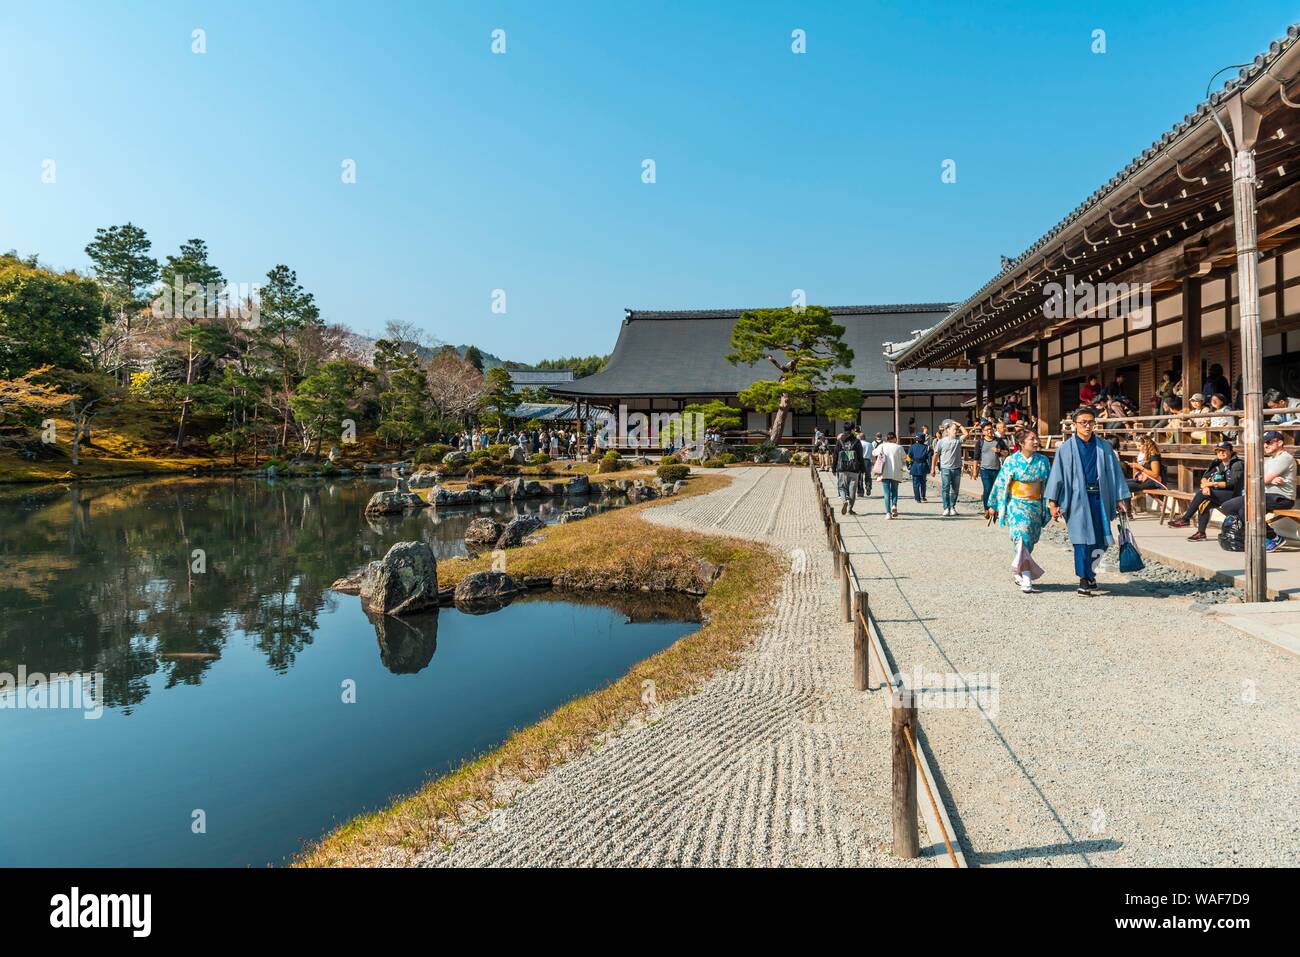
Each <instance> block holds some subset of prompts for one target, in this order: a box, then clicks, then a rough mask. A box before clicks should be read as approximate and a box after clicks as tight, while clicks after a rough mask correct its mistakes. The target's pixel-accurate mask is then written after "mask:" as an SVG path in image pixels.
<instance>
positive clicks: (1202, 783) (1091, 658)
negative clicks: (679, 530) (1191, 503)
mask: <svg viewBox="0 0 1300 957" xmlns="http://www.w3.org/2000/svg"><path fill="white" fill-rule="evenodd" d="M827 478H829V476H827ZM805 481H807V479H806V478H805ZM909 484H910V483H909ZM827 491H828V494H829V495H831V496H832V497H833V496H834V489H833V487H832V486H831V485H830V483H829V482H827ZM900 491H901V495H900V515H899V518H898V520H896V521H887V520H886V519H885V517H884V513H883V503H882V501H881V498H880V491H879V489H878V488H877V491H876V494H875V497H873V498H871V499H869V500H868V501H866V502H861V501H860V502H859V508H858V511H859V512H860V513H863V514H862V515H861V517H857V518H855V517H853V516H843V518H842V521H843V522H844V532H845V539H846V544H847V546H848V547H849V549H850V550H851V551H852V552H853V553H854V558H853V561H854V565H855V567H856V569H857V570H858V573H859V575H860V576H861V578H862V579H863V587H865V588H866V589H867V590H868V591H869V595H870V599H869V600H870V606H871V611H872V613H873V615H874V616H875V617H876V619H877V620H878V622H879V625H880V628H881V629H882V631H883V633H884V636H885V639H886V642H887V644H888V646H889V648H890V651H891V653H892V655H893V656H894V660H895V664H896V666H897V669H898V671H899V672H901V673H902V674H903V675H904V676H905V678H904V680H905V681H906V683H907V684H909V685H914V686H919V687H933V686H935V683H936V681H937V680H939V679H938V678H936V677H935V675H939V676H943V677H944V679H945V680H952V679H947V676H948V675H950V674H954V673H961V674H965V675H967V676H968V677H967V678H966V679H965V680H967V681H969V682H971V685H972V687H981V688H987V689H989V691H988V693H987V697H986V699H985V706H984V707H983V708H976V707H969V706H967V707H928V708H927V707H925V705H924V703H922V704H920V705H918V709H919V713H920V723H921V726H922V728H923V730H924V732H925V734H926V736H927V737H928V739H929V743H930V747H931V749H932V753H933V754H934V755H935V757H936V759H937V763H938V768H937V773H938V774H939V776H940V777H941V778H942V779H943V781H944V784H945V786H946V790H947V791H948V795H950V797H951V798H955V808H954V806H953V803H954V802H953V801H952V800H949V802H948V804H949V813H950V814H952V816H953V818H954V821H955V823H956V825H957V827H958V828H959V830H960V831H961V832H962V843H963V845H964V846H965V847H966V848H967V860H968V861H969V862H970V863H971V864H972V865H977V866H990V865H1006V864H1014V865H1037V866H1060V865H1071V866H1132V865H1159V866H1191V865H1213V866H1228V865H1231V866H1240V865H1290V866H1295V865H1296V864H1298V863H1300V841H1297V839H1296V836H1295V834H1296V824H1297V821H1300V811H1298V810H1297V807H1296V796H1297V795H1298V794H1300V710H1298V709H1297V703H1298V702H1300V659H1298V658H1297V657H1295V656H1294V655H1291V654H1288V653H1286V652H1284V651H1282V650H1280V649H1278V648H1276V647H1274V646H1272V645H1270V644H1268V643H1266V642H1263V641H1259V640H1256V639H1253V638H1249V637H1246V636H1243V635H1241V634H1240V633H1238V632H1237V631H1235V630H1234V629H1231V628H1228V627H1225V626H1224V625H1222V624H1218V623H1216V622H1215V621H1214V620H1213V618H1211V617H1209V616H1207V615H1205V614H1202V613H1201V612H1202V610H1206V609H1207V608H1208V605H1207V604H1204V603H1206V602H1213V601H1223V600H1228V599H1231V598H1232V597H1233V594H1232V590H1231V589H1223V588H1220V587H1219V586H1217V585H1215V584H1214V583H1207V582H1203V581H1199V582H1198V581H1197V580H1196V579H1195V578H1193V577H1192V576H1187V575H1185V573H1181V572H1174V571H1172V570H1169V569H1161V568H1153V569H1151V570H1150V572H1149V573H1147V574H1144V575H1142V576H1140V577H1135V576H1127V575H1121V574H1119V573H1118V572H1116V571H1113V570H1110V571H1108V570H1106V569H1105V568H1104V567H1103V570H1102V572H1101V574H1100V575H1099V580H1100V583H1101V587H1102V589H1103V593H1102V594H1099V595H1097V596H1094V597H1091V598H1086V597H1081V596H1077V595H1076V594H1075V586H1076V585H1077V579H1075V578H1074V577H1073V567H1074V566H1073V557H1072V554H1071V551H1070V550H1069V547H1068V545H1067V544H1066V539H1065V538H1064V536H1062V535H1060V534H1056V533H1051V534H1045V535H1044V537H1043V540H1042V541H1041V542H1040V543H1039V545H1038V548H1037V550H1036V551H1035V558H1037V559H1038V561H1039V563H1040V564H1041V565H1043V567H1044V568H1045V569H1046V571H1047V576H1046V577H1045V578H1044V579H1043V580H1042V581H1041V582H1040V583H1039V587H1040V588H1041V589H1042V591H1041V593H1039V594H1031V595H1023V594H1021V593H1020V591H1019V589H1018V587H1017V586H1016V585H1015V584H1013V582H1012V578H1011V571H1010V562H1011V544H1010V540H1009V538H1008V536H1007V534H1006V532H1005V530H1003V529H1000V528H998V527H997V526H994V527H992V528H989V527H988V526H987V525H986V524H985V521H984V518H983V517H982V516H981V515H980V514H978V513H979V502H978V501H977V500H971V499H967V498H964V499H963V501H962V503H961V505H960V507H959V512H960V515H959V516H958V517H955V518H945V517H943V516H942V515H941V514H940V506H939V504H938V501H937V499H938V488H937V483H936V482H932V483H931V485H930V492H931V501H930V503H929V504H917V503H916V502H914V501H913V499H912V496H911V489H910V488H906V489H903V490H900ZM833 500H835V499H833ZM1138 538H1139V540H1140V539H1141V531H1140V525H1139V526H1138ZM1193 598H1195V599H1197V600H1196V601H1193V600H1192V599H1193ZM873 664H874V663H873ZM918 668H919V669H920V671H921V676H920V680H919V682H917V679H916V669H918ZM980 674H982V675H984V676H985V677H984V678H976V677H975V676H977V675H980ZM874 677H876V676H875V675H874V671H873V678H874ZM976 682H978V684H976ZM949 703H951V702H949Z"/></svg>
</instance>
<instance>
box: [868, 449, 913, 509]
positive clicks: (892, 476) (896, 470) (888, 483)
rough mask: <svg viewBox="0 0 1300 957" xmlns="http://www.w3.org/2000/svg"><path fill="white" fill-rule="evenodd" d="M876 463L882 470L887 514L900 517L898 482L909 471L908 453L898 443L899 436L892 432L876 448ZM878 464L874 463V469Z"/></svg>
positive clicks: (880, 474)
mask: <svg viewBox="0 0 1300 957" xmlns="http://www.w3.org/2000/svg"><path fill="white" fill-rule="evenodd" d="M875 460H876V463H878V467H879V469H880V471H879V472H878V473H876V474H878V475H879V476H880V484H881V486H882V487H883V488H884V490H885V515H886V517H888V518H891V519H893V518H898V483H899V482H900V481H902V479H903V475H904V474H906V472H907V462H906V453H904V452H903V447H902V446H901V445H899V444H898V436H897V435H895V434H894V433H893V432H890V433H889V434H888V435H886V436H885V441H884V442H881V443H880V445H879V447H878V448H877V449H876V459H875ZM876 467H877V465H873V466H872V468H873V470H874V469H875V468H876Z"/></svg>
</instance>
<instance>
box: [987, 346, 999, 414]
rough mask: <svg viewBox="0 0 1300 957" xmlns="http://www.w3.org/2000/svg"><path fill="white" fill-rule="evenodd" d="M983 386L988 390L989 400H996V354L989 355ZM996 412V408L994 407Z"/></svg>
mask: <svg viewBox="0 0 1300 957" xmlns="http://www.w3.org/2000/svg"><path fill="white" fill-rule="evenodd" d="M984 385H985V388H986V389H987V390H988V394H989V399H988V400H989V402H991V403H992V402H996V401H997V398H998V357H997V354H996V353H995V354H993V355H991V356H989V362H988V371H987V372H986V373H985V382H984ZM994 411H995V412H996V411H997V410H996V409H994Z"/></svg>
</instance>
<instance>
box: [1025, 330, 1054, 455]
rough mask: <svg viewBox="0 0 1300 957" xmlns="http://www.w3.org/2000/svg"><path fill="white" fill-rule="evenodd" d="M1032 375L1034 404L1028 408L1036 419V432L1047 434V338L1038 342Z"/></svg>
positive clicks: (1048, 429) (1048, 428) (1048, 431)
mask: <svg viewBox="0 0 1300 957" xmlns="http://www.w3.org/2000/svg"><path fill="white" fill-rule="evenodd" d="M1034 371H1035V376H1034V405H1033V408H1032V409H1030V412H1031V413H1032V414H1033V416H1034V418H1035V419H1037V420H1038V434H1039V435H1047V434H1049V433H1050V432H1051V431H1052V430H1051V428H1050V427H1048V426H1047V409H1048V406H1049V403H1048V401H1047V388H1048V386H1047V340H1046V339H1040V340H1039V342H1038V355H1037V362H1036V367H1035V370H1034Z"/></svg>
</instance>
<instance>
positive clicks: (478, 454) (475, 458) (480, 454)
mask: <svg viewBox="0 0 1300 957" xmlns="http://www.w3.org/2000/svg"><path fill="white" fill-rule="evenodd" d="M491 458H492V453H491V452H489V451H488V450H487V449H475V450H474V451H473V452H471V453H469V460H470V461H471V462H487V461H490V460H491Z"/></svg>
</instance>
